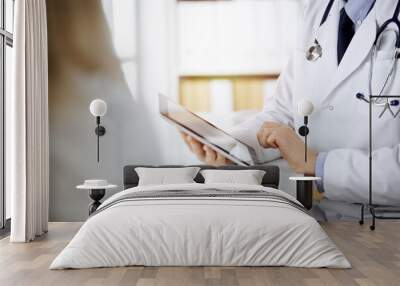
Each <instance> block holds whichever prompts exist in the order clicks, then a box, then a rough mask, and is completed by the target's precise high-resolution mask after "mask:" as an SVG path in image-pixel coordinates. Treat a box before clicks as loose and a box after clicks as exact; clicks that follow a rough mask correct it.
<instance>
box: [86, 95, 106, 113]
mask: <svg viewBox="0 0 400 286" xmlns="http://www.w3.org/2000/svg"><path fill="white" fill-rule="evenodd" d="M89 109H90V113H92V114H93V116H96V117H97V116H104V115H105V114H106V112H107V103H106V102H105V101H104V100H102V99H95V100H93V101H92V102H91V103H90V107H89Z"/></svg>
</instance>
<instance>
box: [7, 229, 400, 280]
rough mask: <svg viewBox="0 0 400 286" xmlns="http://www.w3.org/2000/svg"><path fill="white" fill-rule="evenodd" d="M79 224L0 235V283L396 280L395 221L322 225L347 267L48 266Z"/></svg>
mask: <svg viewBox="0 0 400 286" xmlns="http://www.w3.org/2000/svg"><path fill="white" fill-rule="evenodd" d="M80 226H81V224H80V223H51V224H50V231H49V233H48V235H46V236H45V237H43V238H41V239H40V240H37V241H35V242H33V243H29V244H10V243H9V242H8V238H6V239H3V240H1V241H0V285H1V286H9V285H10V286H17V285H29V286H35V285H40V286H42V285H43V286H45V285H57V286H61V285H68V286H75V285H96V286H97V285H137V286H139V285H140V286H153V285H167V286H179V285H199V286H200V285H201V286H206V285H210V286H211V285H226V286H235V285H240V286H253V285H255V286H261V285H290V286H291V285H346V286H347V285H348V286H351V285H384V286H390V285H396V286H397V285H400V223H399V222H379V224H378V227H377V230H376V231H375V232H371V231H369V229H368V226H367V225H365V226H359V225H358V224H356V223H350V222H339V223H332V224H326V225H323V227H324V229H325V230H326V231H327V232H328V234H329V235H330V237H331V238H332V239H333V240H334V241H335V242H336V244H337V245H338V246H339V248H340V249H341V250H342V251H343V252H344V254H345V255H346V256H347V258H348V259H349V260H350V262H351V263H352V265H353V269H350V270H335V269H299V268H285V267H186V268H184V267H126V268H110V269H104V268H103V269H89V270H52V271H50V270H48V267H49V264H50V263H51V261H52V260H53V259H54V257H55V256H56V255H57V254H58V253H59V252H60V251H61V250H62V248H63V247H64V246H65V245H66V244H67V242H68V241H69V240H70V239H71V238H72V236H73V235H74V234H75V233H76V231H77V230H78V229H79V227H80Z"/></svg>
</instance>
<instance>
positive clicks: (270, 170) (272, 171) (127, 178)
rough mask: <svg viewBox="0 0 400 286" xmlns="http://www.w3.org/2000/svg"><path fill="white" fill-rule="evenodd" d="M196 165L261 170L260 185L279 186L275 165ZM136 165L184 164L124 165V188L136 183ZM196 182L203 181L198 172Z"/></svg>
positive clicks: (224, 168) (277, 171)
mask: <svg viewBox="0 0 400 286" xmlns="http://www.w3.org/2000/svg"><path fill="white" fill-rule="evenodd" d="M195 166H196V167H199V168H201V169H202V170H203V169H220V170H263V171H265V172H266V174H265V176H264V178H263V180H262V185H263V186H265V187H271V188H275V189H277V188H278V186H279V168H278V167H277V166H251V167H241V166H224V167H213V166H206V165H195ZM137 167H148V168H180V167H184V166H178V165H165V166H149V165H147V166H146V165H128V166H125V167H124V189H128V188H133V187H136V186H137V185H138V182H139V177H138V175H137V173H136V172H135V168H137ZM194 180H195V181H196V182H197V183H204V178H203V176H202V175H201V174H200V173H199V174H198V175H197V177H196V178H195V179H194Z"/></svg>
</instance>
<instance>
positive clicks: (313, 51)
mask: <svg viewBox="0 0 400 286" xmlns="http://www.w3.org/2000/svg"><path fill="white" fill-rule="evenodd" d="M334 2H335V0H330V1H329V3H328V6H327V7H326V9H325V12H324V14H323V17H322V19H321V23H320V26H319V27H321V26H322V25H323V24H324V23H325V22H326V20H327V19H328V16H329V13H330V11H331V9H332V6H333V4H334ZM399 14H400V0H398V2H397V6H396V9H395V12H394V14H393V16H392V17H391V18H390V19H388V20H387V21H385V22H384V23H383V24H382V25H381V26H380V27H379V28H378V31H377V34H376V38H375V41H374V47H373V50H372V55H371V64H370V72H369V92H370V94H371V95H372V94H373V91H372V81H373V70H374V66H375V61H376V57H377V49H378V48H377V46H378V44H379V42H380V40H381V37H382V35H383V34H384V33H385V32H387V31H388V30H387V28H388V27H389V25H391V24H394V25H395V26H396V30H397V31H394V32H395V33H396V42H395V47H394V51H393V59H392V64H391V67H390V70H389V72H388V73H387V76H386V78H385V81H384V83H383V85H382V87H381V89H380V90H379V92H378V93H377V94H376V95H377V96H381V95H382V94H383V92H384V91H385V89H386V87H387V85H388V83H389V80H390V78H391V77H392V76H393V73H394V70H395V66H396V64H397V59H398V58H399V56H400V21H399V19H398V18H399ZM322 54H323V49H322V47H321V45H320V43H319V42H318V40H317V38H315V40H314V43H313V45H312V46H311V47H310V48H309V49H308V50H307V52H306V59H307V60H308V61H310V62H315V61H317V60H319V59H320V58H321V57H322ZM356 98H357V99H359V100H362V101H364V102H366V103H369V102H370V100H373V101H374V102H372V103H373V104H374V105H377V106H383V107H384V109H383V110H382V112H381V114H380V115H379V118H381V117H382V116H383V115H384V114H385V112H386V111H387V110H389V112H390V113H391V114H392V116H393V117H394V118H396V117H398V116H399V117H400V109H399V110H398V111H397V112H396V113H394V112H393V110H392V106H393V107H394V106H399V100H392V101H390V100H389V99H388V98H386V100H385V102H381V101H380V99H367V98H366V97H365V96H364V95H363V94H362V93H357V94H356Z"/></svg>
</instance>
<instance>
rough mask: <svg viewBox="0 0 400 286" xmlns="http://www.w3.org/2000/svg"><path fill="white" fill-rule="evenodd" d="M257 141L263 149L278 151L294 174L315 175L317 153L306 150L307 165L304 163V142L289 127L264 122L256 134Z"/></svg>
mask: <svg viewBox="0 0 400 286" xmlns="http://www.w3.org/2000/svg"><path fill="white" fill-rule="evenodd" d="M257 139H258V143H259V144H260V145H261V146H262V147H264V148H274V149H279V151H280V152H281V155H282V157H283V158H284V159H285V160H286V161H287V162H288V163H289V165H290V167H291V168H292V169H293V170H294V171H295V172H296V173H302V174H305V175H309V176H314V175H315V162H316V160H317V153H316V152H314V151H313V150H311V149H308V150H307V152H308V154H307V163H305V162H304V142H303V141H302V140H301V138H300V137H299V136H298V135H297V133H296V132H295V131H294V130H293V129H292V128H290V127H289V126H287V125H283V124H279V123H275V122H265V123H264V124H263V126H262V127H261V129H260V130H259V132H258V134H257Z"/></svg>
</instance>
